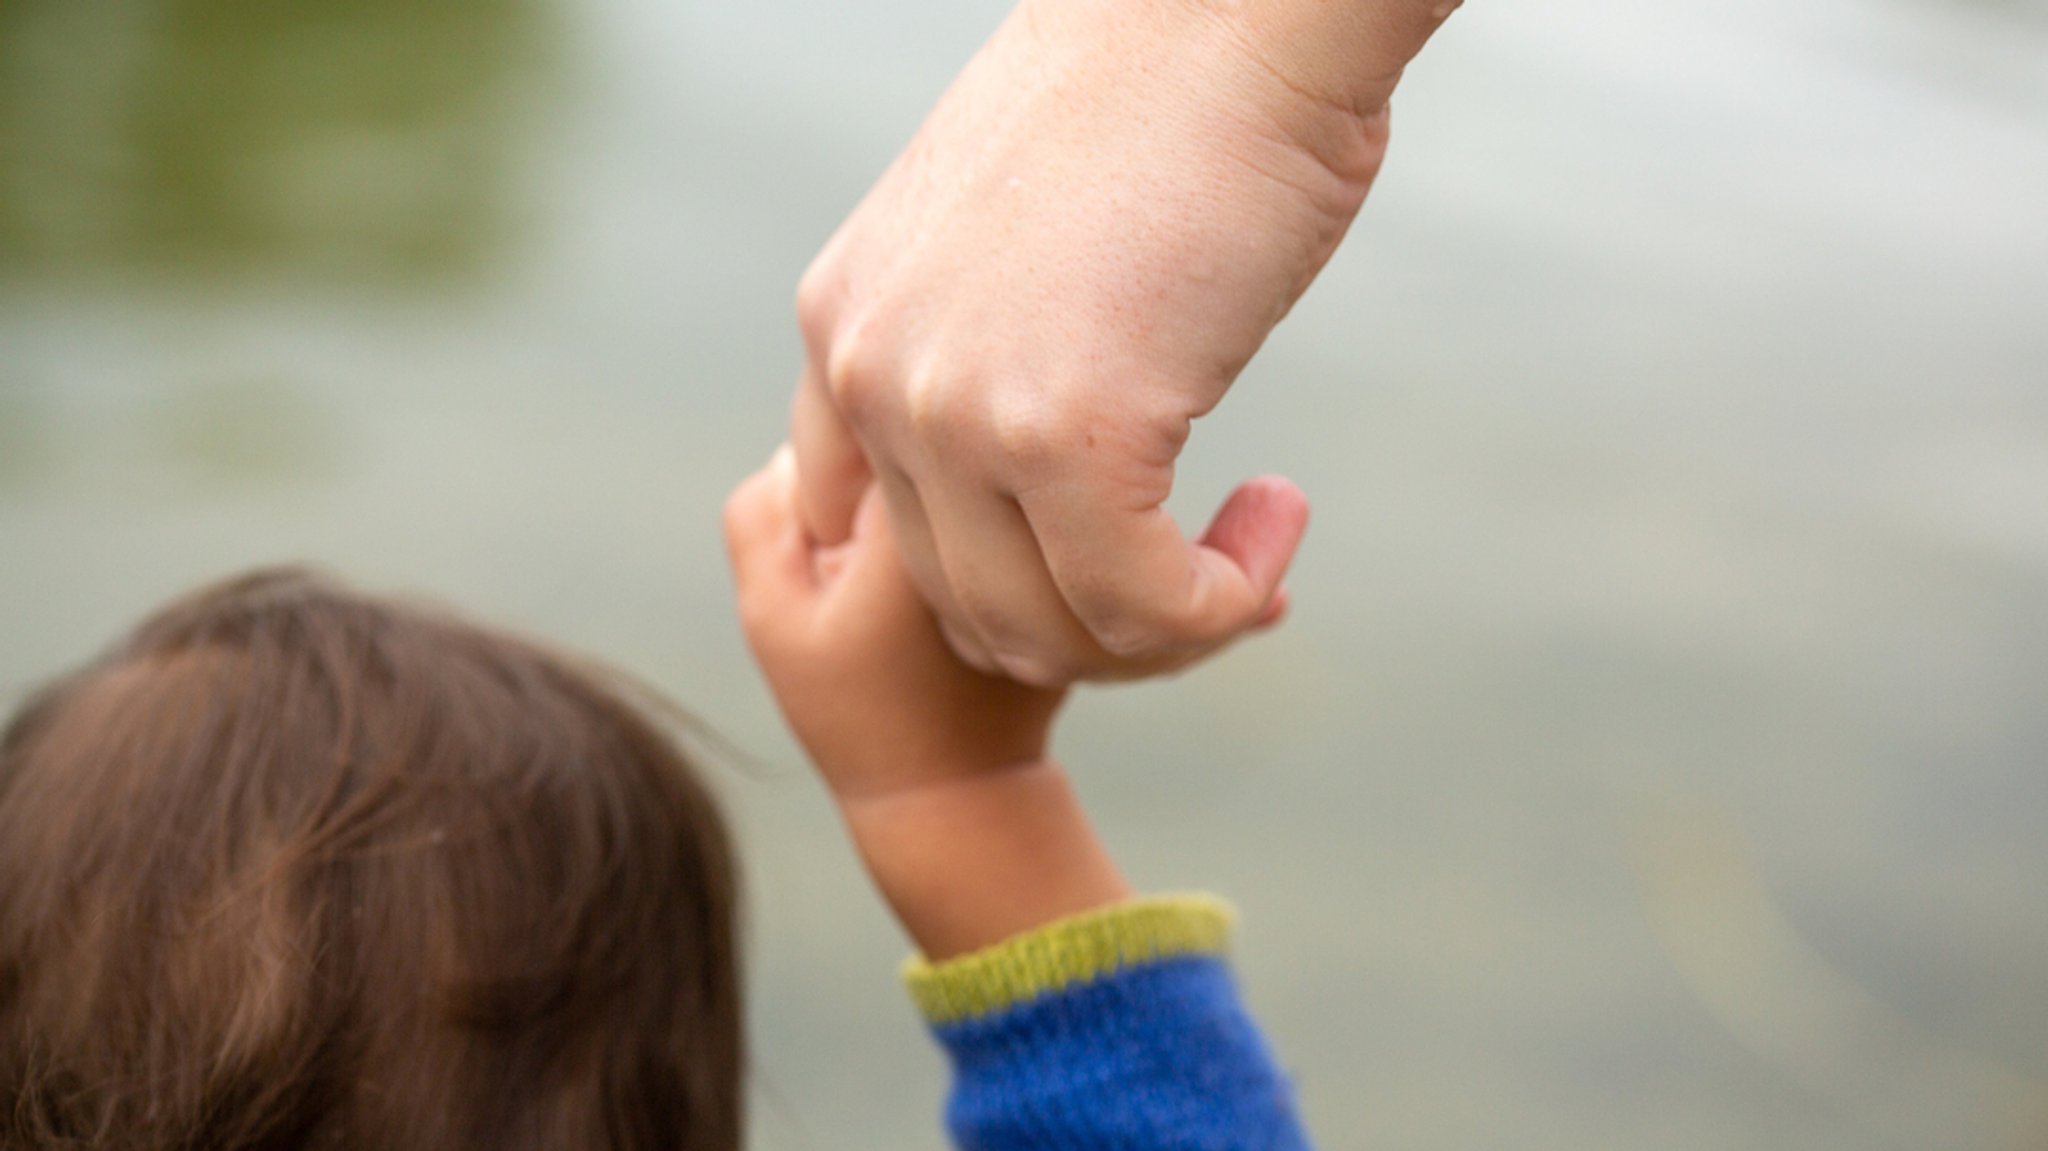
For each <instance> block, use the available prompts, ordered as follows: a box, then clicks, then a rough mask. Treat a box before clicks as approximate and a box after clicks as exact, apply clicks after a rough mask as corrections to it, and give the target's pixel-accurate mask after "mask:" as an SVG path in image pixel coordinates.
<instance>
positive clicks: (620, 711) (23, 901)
mask: <svg viewBox="0 0 2048 1151" xmlns="http://www.w3.org/2000/svg"><path fill="white" fill-rule="evenodd" d="M734 900H735V895H734V876H733V865H732V861H731V856H730V854H729V851H728V846H727V841H726V837H725V832H724V829H723V826H722V824H721V822H720V819H719V816H718V813H717V810H716V808H715V806H714V805H713V803H712V800H711V798H710V797H709V796H708V795H707V794H706V792H705V790H704V788H703V786H702V785H701V784H700V783H699V782H698V781H697V779H696V778H695V776H694V775H693V773H692V771H691V768H690V765H689V763H688V762H687V760H686V759H685V758H684V756H683V755H682V754H681V753H680V752H679V751H678V750H677V748H676V747H675V745H674V744H673V743H672V742H670V741H669V740H668V739H667V738H666V737H665V736H664V735H663V734H662V733H661V731H660V730H658V728H657V727H656V726H655V725H654V724H653V723H651V722H649V721H648V719H647V718H645V717H644V716H643V715H642V714H641V713H640V712H639V711H638V710H636V708H635V707H633V706H631V705H630V704H629V703H628V702H626V700H625V698H623V696H622V693H621V692H620V691H618V690H615V689H614V688H613V687H610V686H607V685H606V683H605V682H603V680H602V678H601V677H599V676H597V675H594V674H592V673H591V672H590V671H588V670H585V669H582V668H579V667H577V666H574V665H572V664H571V663H570V662H568V661H566V660H564V659H563V658H561V657H559V656H557V655H553V654H550V653H548V652H546V651H544V650H541V649H539V648H536V647H534V646H531V645H528V644H526V643H523V642H521V641H518V640H515V639H511V638H508V637H506V636H503V635H499V634H495V633H492V632H489V631H485V630H481V629H479V628H476V627H473V626H470V625H467V624H463V623H460V622H456V621H454V620H451V619H448V618H445V617H443V616H440V615H436V614H433V613H430V612H425V611H421V610H418V609H414V608H409V607H402V606H395V605H392V604H387V603H382V602H378V601H374V600H369V599H365V598H362V597H359V596H356V595H352V594H350V593H348V592H346V591H343V590H339V589H337V588H336V587H334V586H332V585H331V584H328V583H325V582H322V581H321V580H318V579H316V578H313V577H310V576H308V575H305V574H303V573H298V572H290V571H281V572H265V573H259V574H256V575H252V576H248V577H246V578H243V579H240V580H237V581H234V582H232V583H228V584H225V585H221V586H219V587H215V588H213V589H210V590H207V591H203V592H201V593H199V594H197V595H195V596H193V597H191V598H189V599H186V600H183V601H181V602H179V603H176V604H174V605H172V606H170V607H169V608H167V609H165V610H164V611H162V612H160V613H158V614H157V615H155V616H153V617H152V618H150V619H149V620H147V621H145V622H144V623H143V624H142V625H141V626H140V627H139V628H138V629H137V630H136V631H135V632H134V633H133V634H132V635H130V636H129V637H128V638H127V639H126V640H125V641H123V642H122V643H121V644H119V645H118V646H117V647H115V648H114V649H113V650H112V651H111V652H109V653H108V654H107V655H106V656H104V657H102V658H101V659H100V660H98V661H97V662H95V663H93V664H91V665H89V666H87V667H86V668H84V669H82V670H81V671H79V672H76V673H74V674H72V675H70V676H68V677H66V678H64V679H62V680H59V681H58V682H56V683H54V684H52V685H50V686H48V687H46V688H45V689H43V690H42V691H41V692H39V693H38V694H36V695H35V696H34V697H33V698H31V699H30V700H29V701H28V702H27V703H26V705H24V706H23V708H22V709H21V710H20V712H19V713H18V714H17V715H16V717H15V718H14V720H13V721H12V723H11V724H10V725H9V726H8V727H7V729H6V731H5V733H4V735H0V1147H7V1148H17V1147H20V1148H43V1147H58V1146H66V1147H68V1146H94V1147H121V1148H124V1149H137V1151H155V1149H170V1148H270V1147H277V1148H284V1147H294V1148H296V1147H337V1148H379V1149H383V1148H392V1149H402V1148H420V1149H427V1148H432V1149H435V1151H455V1149H467V1148H477V1149H482V1148H491V1149H494V1151H495V1149H517V1148H542V1147H547V1148H578V1149H585V1148H649V1149H652V1148H656V1147H659V1148H663V1149H664V1151H675V1149H683V1151H695V1149H703V1151H713V1149H715V1151H731V1149H733V1148H735V1147H736V1146H737V1145H738V1143H739V1131H740V1099H739V1095H740V1089H739V1082H740V1065H741V1050H740V1046H741V1032H740V1021H739V1020H740V1005H739V974H738V967H737V962H736V956H735V940H734V923H733V921H734Z"/></svg>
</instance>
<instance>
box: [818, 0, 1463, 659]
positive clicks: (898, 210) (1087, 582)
mask: <svg viewBox="0 0 2048 1151" xmlns="http://www.w3.org/2000/svg"><path fill="white" fill-rule="evenodd" d="M1455 6H1456V5H1455V3H1452V2H1446V0H1241V2H1240V3H1237V4H1233V5H1224V4H1212V3H1202V2H1197V0H1150V2H1145V0H1139V2H1137V3H1132V2H1130V0H1023V3H1022V4H1021V5H1020V6H1019V7H1018V9H1017V10H1016V11H1015V12H1014V13H1012V15H1011V16H1010V18H1009V19H1008V20H1007V21H1006V22H1005V23H1004V24H1003V25H1002V27H1001V28H1000V29H999V30H998V31H997V32H996V34H995V35H994V37H993V38H992V39H991V40H990V41H989V43H988V44H987V45H986V46H985V47H984V48H983V49H982V51H981V52H980V53H979V54H978V55H977V56H976V57H975V58H974V60H973V61H972V62H970V63H969V64H968V66H967V68H966V69H965V71H963V72H962V74H961V76H960V77H959V79H958V80H957V81H956V82H955V84H954V86H953V88H952V89H951V90H950V91H949V92H948V93H947V94H946V96H945V97H944V99H943V100H941V101H940V103H939V105H938V107H937V108H936V109H935V110H934V111H933V113H932V115H931V117H930V119H928V120H927V121H926V122H925V124H924V126H923V127H922V128H921V129H920V130H919V132H918V134H917V136H916V138H915V139H913V140H912V141H911V143H910V145H909V147H908V148H907V149H905V151H904V152H903V154H902V155H901V156H900V157H898V159H897V160H896V162H895V163H894V164H893V165H892V166H891V167H890V168H889V170H888V171H887V172H886V173H885V174H884V175H883V176H882V178H881V180H880V181H879V182H878V183H877V184H876V186H875V187H874V189H873V190H872V191H871V192H870V193H869V195H868V197H867V198H866V199H865V200H864V201H863V202H862V203H861V205H860V206H859V207H858V208H857V209H856V210H855V211H854V213H853V215H852V216H851V217H849V218H848V220H847V221H846V223H845V224H844V225H843V226H842V227H841V228H840V230H839V232H838V233H837V234H836V235H834V236H833V238H832V239H831V241H830V242H829V243H828V244H827V245H826V247H825V249H824V250H823V252H822V253H821V254H820V255H819V256H818V258H817V260H816V261H815V262H814V263H813V264H812V266H811V268H810V270H809V271H808V272H807V273H806V275H805V277H804V282H803V285H802V288H801V289H800V291H799V295H798V311H799V320H800V323H801V325H802V328H803V333H804V337H805V343H806V349H807V358H806V365H805V371H804V377H803V380H802V382H801V384H800V385H799V388H798V392H797V396H796V401H795V406H794V411H793V413H792V430H791V434H792V439H793V444H794V447H795V449H796V454H797V463H798V471H799V477H800V481H799V482H800V510H801V512H802V515H803V517H804V520H805V524H806V528H807V530H808V531H809V533H810V534H811V535H812V536H813V537H815V538H816V539H818V540H820V541H821V542H823V543H826V544H831V543H835V542H838V541H841V540H844V539H846V538H847V537H848V536H849V534H850V532H851V530H852V524H853V519H854V513H855V509H856V508H857V507H858V505H859V503H860V498H861V495H862V493H863V491H864V490H865V489H866V487H867V485H868V483H869V481H870V479H872V480H873V481H874V482H876V483H879V484H880V486H881V488H882V490H883V492H884V493H885V495H886V496H887V499H888V504H889V509H890V513H891V519H892V520H893V522H894V526H895V532H896V536H897V538H898V541H899V543H900V545H901V547H902V548H903V551H904V555H905V559H906V562H907V564H908V566H909V569H910V572H911V575H912V578H913V579H914V580H915V582H916V585H917V587H918V589H919V591H920V593H921V594H922V595H923V596H924V597H925V598H926V599H927V601H929V602H930V604H931V605H932V607H933V608H934V609H935V610H936V611H937V613H938V615H939V617H940V620H941V623H942V626H943V628H944V631H945V635H946V638H947V640H948V641H949V642H950V643H951V644H952V645H953V647H954V648H955V649H956V650H957V651H958V652H959V653H960V654H961V655H962V657H963V658H965V659H967V660H968V661H969V662H970V663H973V664H974V665H976V666H978V667H981V668H984V669H1000V670H1002V671H1003V672H1006V673H1008V674H1009V675H1011V676H1013V677H1016V678H1018V679H1022V680H1025V681H1028V682H1034V683H1041V684H1054V683H1062V682H1065V681H1068V680H1071V679H1075V678H1083V677H1087V678H1118V677H1128V676H1134V675H1143V674H1149V673H1151V672H1155V671H1160V670H1165V669H1169V668H1172V667H1176V666H1180V665H1183V664H1185V663H1188V662H1190V661H1192V660H1194V659H1196V658H1199V657H1200V656H1201V655H1203V654H1205V653H1207V652H1209V651H1212V650H1214V649H1215V648H1217V647H1219V646H1221V645H1222V644H1224V643H1227V642H1229V641H1230V640H1231V639H1233V638H1234V637H1236V636H1238V635H1240V634H1242V633H1243V632H1244V631H1245V630H1246V629H1248V628H1251V627H1254V626H1256V625H1258V624H1260V623H1261V622H1271V621H1272V620H1274V619H1275V618H1277V616H1278V613H1279V612H1280V611H1281V610H1282V608H1283V606H1284V593H1281V592H1280V582H1281V577H1282V576H1283V575H1284V574H1285V571H1286V568H1287V565H1288V562H1289V561H1290V559H1291V558H1292V557H1293V554H1294V550H1295V547H1296V546H1297V544H1298V543H1299V542H1300V539H1301V534H1302V531H1303V530H1304V528H1305V526H1306V523H1307V504H1306V501H1305V500H1304V499H1303V497H1302V495H1301V493H1300V491H1299V490H1298V489H1297V488H1295V487H1294V486H1293V485H1292V484H1291V483H1289V482H1287V481H1285V480H1282V479H1278V478H1270V477H1269V478H1265V479H1260V480H1254V481H1252V482H1250V483H1248V484H1246V485H1245V486H1243V487H1241V488H1239V489H1238V490H1237V492H1235V493H1234V494H1233V495H1232V496H1231V497H1230V499H1229V500H1227V501H1226V502H1225V504H1224V505H1223V507H1222V509H1221V510H1220V511H1219V512H1218V514H1217V515H1216V517H1215V519H1214V520H1213V522H1212V523H1211V524H1210V525H1209V527H1208V529H1207V531H1206V532H1205V533H1204V534H1203V535H1202V536H1201V537H1200V538H1199V539H1197V540H1195V541H1192V542H1191V541H1189V540H1188V539H1186V538H1185V537H1184V536H1183V535H1182V534H1181V532H1180V529H1179V528H1178V527H1177V526H1176V525H1175V524H1174V522H1173V520H1172V519H1171V517H1170V516H1168V515H1167V513H1166V511H1165V510H1164V508H1163V503H1164V501H1165V499H1166V497H1167V494H1168V492H1169V491H1170V490H1171V488H1172V485H1173V467H1174V461H1175V459H1176V457H1177V456H1178V455H1179V453H1180V450H1181V447H1182V445H1183V444H1184V443H1185V441H1186V438H1187V435H1188V431H1189V425H1190V422H1191V421H1192V420H1194V419H1195V418H1196V417H1198V416H1201V415H1203V414H1205V413H1207V412H1208V411H1209V410H1210V409H1211V408H1213V407H1214V406H1215V405H1216V404H1217V403H1218V402H1219V401H1220V400H1221V399H1222V398H1223V395H1224V393H1225V392H1226V391H1227V390H1228V389H1229V387H1230V385H1231V383H1232V382H1233V381H1234V380H1235V379H1236V378H1237V376H1238V373H1239V372H1240V371H1241V370H1242V369H1243V368H1244V366H1245V364H1246V362H1247V361H1249V360H1250V358H1251V356H1252V355H1253V353H1254V352H1256V351H1257V350H1258V347H1259V345H1260V344H1261V343H1262V342H1263V341H1264V340H1265V337H1266V334H1267V333H1268V332H1269V331H1270V330H1271V329H1272V327H1273V325H1274V324H1276V323H1277V322H1279V320H1280V318H1281V317H1282V316H1283V315H1285V314H1286V312H1287V310H1288V308H1289V307H1291V306H1292V304H1293V303H1294V301H1295V299H1297V298H1298V297H1299V296H1300V295H1301V293H1302V292H1303V291H1304V290H1305V289H1306V288H1307V287H1308V284H1309V282H1310V281H1311V280H1313V279H1314V277H1315V275H1316V273H1317V272H1318V271H1319V270H1321V268H1322V266H1323V264H1324V262H1325V261H1326V260H1328V258H1329V256H1330V254H1331V253H1332V252H1333V251H1334V250H1335V248H1336V246H1337V244H1338V242H1339V241H1340V240H1341V239H1342V238H1343V235H1344V232H1345V229H1346V228H1347V227H1348V226H1349V224H1350V222H1351V219H1352V217H1353V216H1354V215H1355V214H1356V213H1357V211H1358V209H1359V207H1360V205H1361V204H1362V203H1363V201H1364V199H1365V195H1366V191H1367V189H1368V188H1369V187H1370V185H1371V183H1372V180H1373V177H1374V175H1375V174H1376V173H1377V171H1378V169H1379V164H1380V159H1381V156H1382V154H1383V152H1384V150H1385V145H1386V127H1387V118H1386V102H1387V99H1388V97H1389V96H1390V95H1391V94H1392V92H1393V89H1394V85H1395V83H1396V81H1397V80H1398V79H1399V77H1400V74H1401V70H1402V68H1403V67H1404V66H1405V65H1406V64H1407V62H1408V60H1409V59H1410V58H1411V57H1413V56H1414V54H1415V53H1416V52H1417V51H1419V50H1420V49H1421V47H1422V45H1423V43H1424V42H1425V41H1426V40H1427V39H1428V37H1429V35H1430V34H1431V33H1432V32H1433V31H1434V30H1435V29H1436V27H1437V26H1438V25H1439V24H1440V23H1441V22H1442V20H1443V19H1444V18H1445V17H1446V16H1448V15H1449V13H1450V10H1451V9H1452V8H1453V7H1455Z"/></svg>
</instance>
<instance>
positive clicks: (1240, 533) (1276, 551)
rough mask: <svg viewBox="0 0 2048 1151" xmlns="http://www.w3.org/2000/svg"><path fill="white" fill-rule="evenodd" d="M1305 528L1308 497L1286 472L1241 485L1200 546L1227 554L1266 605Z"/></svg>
mask: <svg viewBox="0 0 2048 1151" xmlns="http://www.w3.org/2000/svg"><path fill="white" fill-rule="evenodd" d="M1307 531H1308V497H1307V496H1306V495H1303V494H1302V491H1301V489H1300V488H1299V487H1296V486H1295V484H1294V481H1292V480H1290V479H1288V478H1286V477H1285V476H1260V477H1258V478H1256V479H1251V480H1246V481H1245V482H1244V483H1242V484H1239V485H1238V487H1237V490H1236V491H1233V492H1231V493H1230V498H1229V499H1227V500H1225V501H1223V506H1222V507H1221V508H1219V509H1217V511H1216V518H1215V519H1213V520H1211V521H1209V527H1208V529H1207V530H1206V531H1204V532H1203V533H1202V538H1201V541H1200V542H1201V545H1202V546H1203V547H1207V548H1211V549H1214V550H1215V551H1217V552H1220V553H1222V554H1223V555H1225V556H1227V557H1228V558H1229V559H1230V560H1231V562H1233V563H1235V564H1236V565H1237V566H1238V567H1239V568H1240V569H1242V570H1243V572H1244V574H1245V579H1246V581H1247V582H1249V583H1250V584H1251V586H1252V588H1253V590H1254V591H1255V592H1256V593H1257V594H1258V596H1259V601H1260V602H1261V603H1264V604H1270V603H1272V601H1273V598H1274V596H1275V595H1276V594H1278V593H1279V591H1280V580H1281V578H1282V577H1284V576H1285V575H1286V574H1287V565H1288V564H1289V563H1291V562H1292V561H1293V559H1294V553H1295V550H1296V549H1297V548H1299V547H1300V546H1301V537H1302V535H1303V533H1305V532H1307Z"/></svg>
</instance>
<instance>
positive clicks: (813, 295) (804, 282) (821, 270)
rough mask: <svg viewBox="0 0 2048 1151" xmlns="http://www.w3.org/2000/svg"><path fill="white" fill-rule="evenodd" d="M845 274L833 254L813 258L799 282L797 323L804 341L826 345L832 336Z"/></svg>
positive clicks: (809, 343) (816, 344)
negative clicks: (834, 259) (831, 255)
mask: <svg viewBox="0 0 2048 1151" xmlns="http://www.w3.org/2000/svg"><path fill="white" fill-rule="evenodd" d="M842 282H843V281H842V280H841V277H840V275H839V270H838V267H837V265H836V263H835V262H834V261H832V260H831V259H830V258H829V253H826V254H822V255H820V256H819V257H818V258H817V259H815V260H812V261H811V264H810V266H809V267H807V268H805V269H804V274H803V277H802V278H801V279H799V280H798V281H797V284H796V326H797V330H798V331H800V332H802V333H803V336H804V343H805V344H806V345H807V346H809V347H811V348H813V349H817V348H822V347H825V346H826V345H827V344H828V343H829V342H830V341H831V337H832V325H833V323H834V321H835V320H836V319H837V317H838V314H839V305H840V297H841V294H842V293H841V287H840V285H841V283H842Z"/></svg>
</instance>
